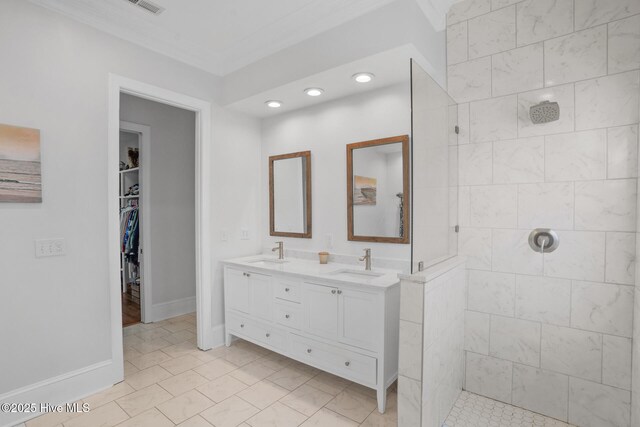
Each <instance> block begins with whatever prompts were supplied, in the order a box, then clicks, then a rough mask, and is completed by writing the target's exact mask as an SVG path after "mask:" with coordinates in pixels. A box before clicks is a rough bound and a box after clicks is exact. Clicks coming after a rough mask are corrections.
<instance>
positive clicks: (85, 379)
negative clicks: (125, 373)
mask: <svg viewBox="0 0 640 427" xmlns="http://www.w3.org/2000/svg"><path fill="white" fill-rule="evenodd" d="M113 378H114V371H113V361H112V360H105V361H102V362H98V363H95V364H93V365H90V366H86V367H84V368H80V369H77V370H75V371H71V372H67V373H65V374H62V375H58V376H57V377H53V378H49V379H46V380H44V381H40V382H37V383H35V384H31V385H28V386H25V387H21V388H19V389H16V390H12V391H10V392H7V393H5V394H2V395H0V403H36V404H40V403H48V404H51V405H63V404H65V403H70V402H75V401H77V400H79V399H82V398H83V397H86V396H89V395H91V394H93V393H97V392H99V391H101V390H104V389H106V388H109V387H111V386H112V385H113V381H114V380H113ZM39 415H42V414H40V413H27V414H25V413H6V412H0V426H2V427H10V426H14V425H16V424H20V423H22V422H24V421H27V420H29V419H31V418H35V417H37V416H39Z"/></svg>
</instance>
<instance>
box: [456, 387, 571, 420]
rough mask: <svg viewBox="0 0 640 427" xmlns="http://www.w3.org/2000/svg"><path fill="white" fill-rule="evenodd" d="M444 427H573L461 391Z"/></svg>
mask: <svg viewBox="0 0 640 427" xmlns="http://www.w3.org/2000/svg"><path fill="white" fill-rule="evenodd" d="M445 426H446V427H484V426H495V427H535V426H544V427H575V426H572V425H570V424H567V423H564V422H562V421H558V420H555V419H553V418H549V417H545V416H544V415H540V414H536V413H534V412H531V411H527V410H526V409H522V408H517V407H515V406H511V405H508V404H506V403H501V402H497V401H495V400H492V399H489V398H486V397H483V396H478V395H477V394H473V393H469V392H467V391H463V392H462V393H460V397H458V400H457V401H456V403H455V404H454V406H453V409H452V410H451V413H450V414H449V416H448V417H447V420H446V421H445Z"/></svg>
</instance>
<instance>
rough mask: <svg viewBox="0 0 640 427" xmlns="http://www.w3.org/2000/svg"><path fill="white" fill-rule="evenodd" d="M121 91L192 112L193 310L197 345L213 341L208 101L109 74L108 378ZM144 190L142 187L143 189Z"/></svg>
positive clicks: (117, 354)
mask: <svg viewBox="0 0 640 427" xmlns="http://www.w3.org/2000/svg"><path fill="white" fill-rule="evenodd" d="M121 93H126V94H129V95H134V96H137V97H140V98H144V99H148V100H150V101H155V102H159V103H161V104H167V105H171V106H174V107H178V108H182V109H185V110H189V111H193V112H194V113H195V115H196V141H195V145H196V147H195V148H196V150H195V151H196V156H195V193H196V203H195V216H196V218H195V222H196V235H195V243H196V260H195V261H196V312H197V325H196V326H197V335H198V344H197V345H198V348H200V349H202V350H208V349H210V348H212V346H213V339H212V338H213V334H212V331H211V329H212V328H211V319H212V313H211V311H212V308H211V305H212V304H211V277H212V259H211V253H212V250H211V245H212V242H211V224H210V220H211V193H210V191H209V190H210V188H211V187H210V185H211V162H210V160H211V147H210V146H211V135H212V134H211V103H210V102H207V101H204V100H202V99H198V98H194V97H191V96H188V95H184V94H181V93H178V92H173V91H171V90H168V89H164V88H161V87H158V86H153V85H150V84H147V83H144V82H140V81H137V80H133V79H130V78H127V77H123V76H120V75H117V74H111V73H110V74H109V98H108V101H109V102H108V133H107V165H106V166H107V199H108V200H107V207H108V209H109V211H108V215H107V221H108V224H107V225H108V227H107V230H108V259H109V283H110V289H109V291H110V292H109V294H110V300H111V349H112V360H113V362H114V365H115V373H114V375H115V378H114V383H115V382H118V381H121V380H122V379H123V378H124V357H123V344H122V305H121V291H120V289H121V288H120V274H119V273H120V249H119V234H120V232H119V229H120V218H119V206H120V199H119V182H118V171H119V169H120V168H119V161H120V153H119V149H120V148H119V146H120V94H121ZM143 195H144V192H143Z"/></svg>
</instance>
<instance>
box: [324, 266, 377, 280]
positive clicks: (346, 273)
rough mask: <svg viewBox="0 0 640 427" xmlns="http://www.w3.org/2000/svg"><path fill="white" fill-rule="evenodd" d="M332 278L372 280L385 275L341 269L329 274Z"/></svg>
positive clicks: (375, 272)
mask: <svg viewBox="0 0 640 427" xmlns="http://www.w3.org/2000/svg"><path fill="white" fill-rule="evenodd" d="M329 274H330V275H332V276H342V277H345V278H350V279H360V280H362V279H372V278H375V277H382V276H384V275H385V273H380V272H378V271H371V270H351V269H343V270H336V271H333V272H331V273H329Z"/></svg>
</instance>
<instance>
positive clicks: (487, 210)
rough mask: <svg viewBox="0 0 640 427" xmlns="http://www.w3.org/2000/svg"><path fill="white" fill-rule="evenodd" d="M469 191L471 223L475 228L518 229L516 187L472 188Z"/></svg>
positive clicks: (492, 186)
mask: <svg viewBox="0 0 640 427" xmlns="http://www.w3.org/2000/svg"><path fill="white" fill-rule="evenodd" d="M469 191H470V193H469V195H470V206H471V216H470V223H471V225H472V226H473V227H504V228H515V227H516V224H517V207H518V205H517V203H518V200H517V197H518V187H517V186H516V185H491V186H477V187H471V188H470V189H469Z"/></svg>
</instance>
